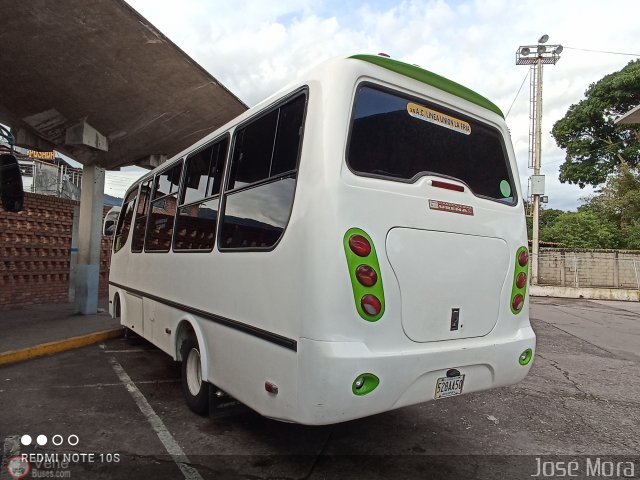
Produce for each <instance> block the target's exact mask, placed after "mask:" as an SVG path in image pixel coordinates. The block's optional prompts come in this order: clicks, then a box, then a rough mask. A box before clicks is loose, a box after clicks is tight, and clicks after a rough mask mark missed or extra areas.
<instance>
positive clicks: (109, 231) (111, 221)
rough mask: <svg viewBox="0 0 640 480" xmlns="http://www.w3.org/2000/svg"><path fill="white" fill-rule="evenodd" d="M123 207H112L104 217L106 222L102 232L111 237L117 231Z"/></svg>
mask: <svg viewBox="0 0 640 480" xmlns="http://www.w3.org/2000/svg"><path fill="white" fill-rule="evenodd" d="M120 209H121V207H111V210H109V211H108V212H107V214H106V215H105V217H104V223H103V224H102V234H103V235H105V236H107V237H110V236H111V235H113V234H114V233H115V231H116V225H117V223H118V215H120Z"/></svg>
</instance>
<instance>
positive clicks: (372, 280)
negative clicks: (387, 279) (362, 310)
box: [356, 265, 378, 287]
mask: <svg viewBox="0 0 640 480" xmlns="http://www.w3.org/2000/svg"><path fill="white" fill-rule="evenodd" d="M356 278H357V279H358V281H359V282H360V283H361V284H362V285H364V286H365V287H372V286H373V285H375V284H376V282H377V281H378V274H377V273H376V271H375V270H374V269H373V267H370V266H369V265H360V266H359V267H358V268H356Z"/></svg>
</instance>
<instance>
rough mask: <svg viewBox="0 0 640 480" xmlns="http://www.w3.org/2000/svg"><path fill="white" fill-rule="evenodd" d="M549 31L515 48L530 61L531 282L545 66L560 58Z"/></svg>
mask: <svg viewBox="0 0 640 480" xmlns="http://www.w3.org/2000/svg"><path fill="white" fill-rule="evenodd" d="M548 40H549V35H542V36H541V37H540V38H539V39H538V43H537V44H536V45H521V46H520V47H518V50H516V65H529V66H530V68H531V76H530V96H529V99H530V102H529V120H530V122H531V123H530V127H529V168H532V169H533V176H532V177H531V180H530V185H531V196H532V198H533V238H532V239H531V244H532V245H531V247H532V248H531V250H532V251H531V275H530V278H531V284H532V285H537V284H538V252H539V238H538V236H539V230H540V197H541V196H543V195H544V175H540V153H541V152H540V148H541V147H540V144H541V137H542V66H543V65H555V64H556V63H557V61H558V60H560V53H562V45H546V43H547V41H548Z"/></svg>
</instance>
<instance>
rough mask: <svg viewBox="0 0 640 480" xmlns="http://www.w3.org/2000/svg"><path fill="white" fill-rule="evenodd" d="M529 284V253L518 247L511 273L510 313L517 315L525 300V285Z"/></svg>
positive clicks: (525, 249)
mask: <svg viewBox="0 0 640 480" xmlns="http://www.w3.org/2000/svg"><path fill="white" fill-rule="evenodd" d="M523 278H524V282H523ZM528 283H529V251H528V250H527V247H520V248H519V249H518V251H517V252H516V263H515V268H514V271H513V286H512V288H511V300H510V302H509V306H510V308H511V313H513V314H514V315H517V314H519V313H520V312H521V311H522V308H523V306H524V300H525V298H527V284H528Z"/></svg>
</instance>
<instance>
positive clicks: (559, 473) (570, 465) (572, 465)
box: [531, 457, 640, 478]
mask: <svg viewBox="0 0 640 480" xmlns="http://www.w3.org/2000/svg"><path fill="white" fill-rule="evenodd" d="M639 467H640V465H639V463H638V459H620V458H615V459H611V458H603V457H580V458H573V459H561V460H560V459H557V458H554V459H545V458H543V457H535V468H534V469H535V473H533V474H531V477H533V478H572V477H575V478H636V472H637V471H638V468H639Z"/></svg>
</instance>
